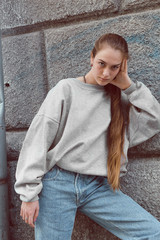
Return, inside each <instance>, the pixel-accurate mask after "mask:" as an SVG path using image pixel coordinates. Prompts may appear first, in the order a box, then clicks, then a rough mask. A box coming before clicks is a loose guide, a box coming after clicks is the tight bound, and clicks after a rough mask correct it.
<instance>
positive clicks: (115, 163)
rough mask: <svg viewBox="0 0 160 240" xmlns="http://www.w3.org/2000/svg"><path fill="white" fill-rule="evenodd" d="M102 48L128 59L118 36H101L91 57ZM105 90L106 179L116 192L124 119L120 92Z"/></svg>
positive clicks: (108, 85)
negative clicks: (108, 112)
mask: <svg viewBox="0 0 160 240" xmlns="http://www.w3.org/2000/svg"><path fill="white" fill-rule="evenodd" d="M104 46H110V47H112V48H113V49H115V50H120V51H121V53H122V54H123V57H124V58H126V59H128V58H129V53H128V45H127V42H126V41H125V39H124V38H123V37H121V36H120V35H118V34H113V33H108V34H104V35H102V36H101V37H100V38H99V39H98V40H97V41H96V42H95V46H94V48H93V49H92V52H91V54H92V56H93V57H95V56H96V54H97V53H98V51H100V50H101V49H102V48H103V47H104ZM105 89H106V91H107V92H109V94H110V96H111V122H110V125H109V129H108V136H107V147H108V159H107V177H108V182H109V183H110V185H111V187H112V188H113V190H116V189H119V187H120V184H119V177H120V167H121V156H122V155H123V156H124V152H123V145H124V132H125V118H124V113H123V109H122V103H121V90H120V89H119V88H118V87H116V86H114V85H113V84H107V85H106V87H105Z"/></svg>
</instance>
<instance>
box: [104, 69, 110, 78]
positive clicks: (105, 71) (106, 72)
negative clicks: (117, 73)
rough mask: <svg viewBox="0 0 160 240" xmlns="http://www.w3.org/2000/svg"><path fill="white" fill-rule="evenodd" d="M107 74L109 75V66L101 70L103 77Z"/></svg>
mask: <svg viewBox="0 0 160 240" xmlns="http://www.w3.org/2000/svg"><path fill="white" fill-rule="evenodd" d="M109 75H110V71H109V68H105V69H104V70H103V76H104V77H108V76H109Z"/></svg>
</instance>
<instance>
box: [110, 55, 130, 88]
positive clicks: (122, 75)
mask: <svg viewBox="0 0 160 240" xmlns="http://www.w3.org/2000/svg"><path fill="white" fill-rule="evenodd" d="M110 83H111V84H113V85H115V86H117V87H119V88H120V89H121V90H125V89H127V88H129V87H130V85H131V83H132V81H131V79H130V78H129V76H128V71H127V59H124V60H123V61H122V64H121V68H120V71H119V73H118V74H117V76H116V77H115V78H114V79H113V80H112V81H111V82H110Z"/></svg>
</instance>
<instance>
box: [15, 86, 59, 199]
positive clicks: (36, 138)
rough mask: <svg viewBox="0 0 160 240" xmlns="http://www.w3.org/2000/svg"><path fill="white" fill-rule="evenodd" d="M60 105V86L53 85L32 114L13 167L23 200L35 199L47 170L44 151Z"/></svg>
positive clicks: (50, 140) (54, 129)
mask: <svg viewBox="0 0 160 240" xmlns="http://www.w3.org/2000/svg"><path fill="white" fill-rule="evenodd" d="M62 105H63V96H62V93H61V91H59V87H55V88H53V89H52V90H51V91H50V92H49V93H48V95H47V97H46V99H45V100H44V102H43V104H42V106H41V107H40V110H39V111H38V113H37V114H36V116H35V117H34V119H33V121H32V123H31V125H30V127H29V130H28V132H27V134H26V137H25V140H24V142H23V146H22V149H21V152H20V156H19V159H18V164H17V169H16V183H15V191H16V192H17V193H18V194H20V199H21V200H22V201H24V202H31V201H36V200H38V194H39V193H40V192H41V189H42V181H41V179H42V177H43V175H44V174H45V173H46V171H47V168H46V165H47V160H46V155H47V152H48V150H49V148H50V146H51V144H52V143H53V141H54V139H55V136H56V134H57V131H58V127H59V122H60V118H61V111H62V108H63V107H62Z"/></svg>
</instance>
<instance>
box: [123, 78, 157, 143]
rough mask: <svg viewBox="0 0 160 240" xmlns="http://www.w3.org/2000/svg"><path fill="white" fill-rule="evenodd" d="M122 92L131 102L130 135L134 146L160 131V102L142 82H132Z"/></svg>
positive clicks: (130, 140)
mask: <svg viewBox="0 0 160 240" xmlns="http://www.w3.org/2000/svg"><path fill="white" fill-rule="evenodd" d="M122 92H123V93H124V94H125V95H126V96H127V98H128V101H129V103H130V110H129V127H128V137H129V147H133V146H136V145H138V144H140V143H142V142H144V141H146V140H147V139H149V138H151V137H152V136H154V135H155V134H157V133H158V132H160V104H159V103H158V101H157V100H156V99H155V97H154V96H153V95H152V94H151V92H150V90H149V89H148V88H147V87H146V86H145V85H144V84H143V83H142V82H138V81H137V82H136V83H133V82H132V84H131V86H130V87H129V88H127V89H126V90H122Z"/></svg>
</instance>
